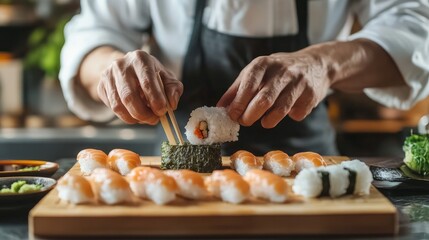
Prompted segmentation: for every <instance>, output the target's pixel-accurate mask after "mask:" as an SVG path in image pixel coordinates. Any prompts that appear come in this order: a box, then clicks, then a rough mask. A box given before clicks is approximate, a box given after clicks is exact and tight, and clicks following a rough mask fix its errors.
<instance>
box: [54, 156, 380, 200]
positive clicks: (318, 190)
mask: <svg viewBox="0 0 429 240" xmlns="http://www.w3.org/2000/svg"><path fill="white" fill-rule="evenodd" d="M371 182H372V174H371V172H370V170H369V168H368V166H367V165H366V164H365V163H363V162H361V161H359V160H353V161H345V162H342V163H341V164H338V165H331V166H327V167H325V166H321V167H317V168H306V169H303V170H302V171H301V172H299V173H298V175H297V176H296V178H295V181H294V184H293V188H292V189H293V192H294V193H295V194H298V195H302V196H304V197H318V196H330V197H338V196H342V195H345V194H355V195H368V194H369V189H370V186H371ZM57 190H58V193H59V197H60V198H61V199H63V200H66V201H69V202H71V203H74V204H77V203H84V202H96V201H100V202H104V203H106V204H116V203H120V202H130V201H132V193H134V195H136V196H138V197H140V198H144V199H149V200H152V201H153V202H155V203H156V204H166V203H168V202H171V201H173V200H174V199H175V198H176V195H180V196H182V197H185V198H188V199H196V200H203V199H206V198H207V197H210V196H214V197H217V198H220V199H222V200H223V201H225V202H230V203H241V202H243V201H245V200H246V199H248V198H249V197H250V196H254V197H257V198H262V199H266V200H268V201H271V202H285V201H286V200H287V199H288V197H289V195H290V193H291V188H290V186H289V185H288V183H287V182H286V181H285V179H283V178H282V177H280V176H277V175H275V174H273V173H271V172H268V171H264V170H260V169H250V170H248V171H247V172H246V174H245V175H244V177H242V176H241V175H239V174H238V173H237V172H235V171H233V170H228V169H227V170H216V171H214V172H213V173H212V174H211V175H210V176H208V177H206V178H205V179H204V178H203V177H202V176H201V175H200V174H199V173H196V172H193V171H190V170H166V171H161V170H159V169H155V168H150V167H136V168H134V169H133V170H132V171H131V172H130V173H129V174H127V175H126V177H123V176H121V175H120V174H118V173H116V172H114V171H112V170H110V169H106V168H98V169H95V170H94V171H93V172H92V174H91V175H90V176H89V177H88V179H87V178H85V177H82V176H80V175H73V174H67V175H65V176H64V177H63V178H62V179H60V181H59V182H58V187H57Z"/></svg>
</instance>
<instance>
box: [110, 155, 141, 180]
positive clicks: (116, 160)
mask: <svg viewBox="0 0 429 240" xmlns="http://www.w3.org/2000/svg"><path fill="white" fill-rule="evenodd" d="M107 162H108V163H109V166H110V169H112V170H113V171H116V172H118V173H120V174H121V175H127V174H128V173H129V172H131V170H132V169H133V168H135V167H138V166H140V163H141V162H140V155H139V154H137V153H135V152H133V151H130V150H126V149H113V150H112V151H110V153H109V155H108V156H107Z"/></svg>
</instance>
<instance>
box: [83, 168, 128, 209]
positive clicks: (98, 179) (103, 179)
mask: <svg viewBox="0 0 429 240" xmlns="http://www.w3.org/2000/svg"><path fill="white" fill-rule="evenodd" d="M89 179H90V182H91V184H92V187H93V189H94V191H95V193H96V196H97V198H98V200H100V201H101V202H104V203H106V204H117V203H121V202H131V201H132V192H131V190H130V186H129V184H128V182H127V181H126V180H125V178H124V177H122V176H121V175H120V174H119V173H117V172H114V171H112V170H110V169H107V168H97V169H95V170H94V171H92V174H91V175H90V176H89Z"/></svg>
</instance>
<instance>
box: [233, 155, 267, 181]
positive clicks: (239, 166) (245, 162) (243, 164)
mask: <svg viewBox="0 0 429 240" xmlns="http://www.w3.org/2000/svg"><path fill="white" fill-rule="evenodd" d="M230 159H231V168H232V169H235V170H236V171H237V172H238V173H239V174H240V175H242V176H244V174H246V172H247V171H249V170H250V169H262V162H261V161H259V160H258V158H256V157H255V155H253V154H252V153H251V152H248V151H245V150H239V151H237V152H235V153H234V154H232V155H231V157H230Z"/></svg>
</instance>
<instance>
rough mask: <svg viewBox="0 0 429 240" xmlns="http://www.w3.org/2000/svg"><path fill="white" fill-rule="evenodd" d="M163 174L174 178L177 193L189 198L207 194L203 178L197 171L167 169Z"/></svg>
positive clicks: (198, 197)
mask: <svg viewBox="0 0 429 240" xmlns="http://www.w3.org/2000/svg"><path fill="white" fill-rule="evenodd" d="M164 174H166V175H168V176H170V177H172V178H174V180H175V181H176V184H177V186H178V188H179V191H178V194H179V195H181V196H182V197H185V198H189V199H203V198H205V197H207V196H208V192H207V189H206V186H205V185H204V178H203V177H202V176H201V175H200V174H199V173H197V172H194V171H191V170H187V169H182V170H167V171H164Z"/></svg>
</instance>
